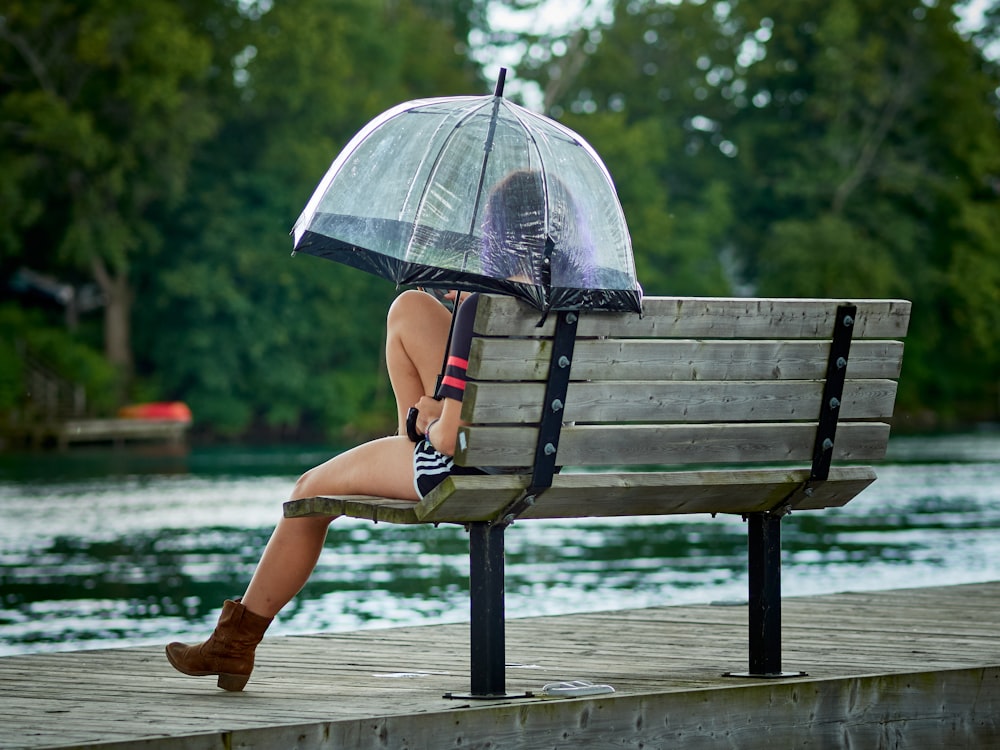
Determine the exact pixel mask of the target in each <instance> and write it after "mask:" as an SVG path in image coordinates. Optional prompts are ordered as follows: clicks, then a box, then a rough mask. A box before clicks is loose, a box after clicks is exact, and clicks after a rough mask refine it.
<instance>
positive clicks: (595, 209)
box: [292, 70, 641, 312]
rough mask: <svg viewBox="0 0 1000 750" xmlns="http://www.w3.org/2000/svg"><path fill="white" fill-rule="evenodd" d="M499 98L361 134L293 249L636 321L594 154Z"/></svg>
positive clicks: (415, 112)
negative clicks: (619, 313)
mask: <svg viewBox="0 0 1000 750" xmlns="http://www.w3.org/2000/svg"><path fill="white" fill-rule="evenodd" d="M504 74H505V72H504V71H503V70H501V72H500V78H499V80H498V82H497V87H496V91H495V93H494V94H493V95H492V96H455V97H443V98H436V99H420V100H415V101H410V102H406V103H404V104H400V105H398V106H396V107H393V108H392V109H390V110H388V111H386V112H384V113H383V114H381V115H380V116H378V117H376V118H375V119H374V120H372V121H371V122H370V123H369V124H368V125H366V126H365V127H364V128H363V129H362V130H361V131H360V132H359V133H358V134H357V135H355V136H354V138H353V139H352V140H351V141H350V143H348V144H347V146H346V147H345V148H344V150H343V151H342V152H341V153H340V155H339V156H337V158H336V159H335V160H334V162H333V164H332V165H331V166H330V168H329V170H328V171H327V173H326V175H325V176H324V177H323V180H322V181H321V182H320V184H319V186H318V187H317V188H316V190H315V192H314V193H313V195H312V197H311V198H310V200H309V202H308V204H307V205H306V207H305V209H304V210H303V211H302V214H301V216H300V217H299V219H298V221H297V222H296V224H295V227H294V229H293V231H292V234H293V237H294V248H295V251H296V252H303V253H309V254H312V255H316V256H319V257H324V258H329V259H332V260H336V261H339V262H341V263H345V264H347V265H349V266H353V267H355V268H360V269H363V270H366V271H369V272H372V273H375V274H378V275H380V276H383V277H385V278H387V279H390V280H392V281H394V282H396V284H397V285H415V286H423V287H428V288H432V289H433V288H437V289H460V290H464V291H484V292H499V293H503V294H509V295H512V296H515V297H520V298H522V299H524V300H526V301H528V302H529V303H531V304H532V305H534V306H535V307H536V308H538V309H539V310H542V311H546V312H547V311H549V310H565V309H578V308H589V309H605V310H630V311H635V312H639V311H640V301H641V289H640V287H639V284H638V282H637V280H636V276H635V264H634V260H633V257H632V245H631V241H630V238H629V233H628V227H627V226H626V224H625V217H624V214H623V213H622V209H621V204H620V203H619V201H618V195H617V192H616V190H615V186H614V183H613V182H612V180H611V176H610V175H609V173H608V170H607V168H606V167H605V166H604V163H603V162H602V161H601V159H600V157H599V156H598V155H597V153H596V152H595V151H594V149H593V148H592V147H591V146H590V145H589V144H588V143H587V142H586V141H585V140H584V139H583V138H582V137H580V136H579V135H578V134H576V133H574V132H573V131H572V130H570V129H568V128H566V127H564V126H562V125H560V124H559V123H557V122H555V121H553V120H551V119H549V118H547V117H544V116H542V115H539V114H536V113H534V112H531V111H529V110H527V109H525V108H523V107H520V106H518V105H516V104H513V103H512V102H509V101H507V100H506V99H504V98H503V83H504Z"/></svg>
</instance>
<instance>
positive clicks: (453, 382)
mask: <svg viewBox="0 0 1000 750" xmlns="http://www.w3.org/2000/svg"><path fill="white" fill-rule="evenodd" d="M441 385H448V386H451V387H452V388H457V389H458V390H460V391H464V390H465V381H464V380H462V379H461V378H456V377H453V376H451V375H445V376H444V377H443V378H442V379H441Z"/></svg>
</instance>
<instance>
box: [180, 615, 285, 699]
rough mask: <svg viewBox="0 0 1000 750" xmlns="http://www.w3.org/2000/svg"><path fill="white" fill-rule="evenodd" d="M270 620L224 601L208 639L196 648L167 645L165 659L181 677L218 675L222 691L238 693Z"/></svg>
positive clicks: (182, 645) (251, 667) (181, 644)
mask: <svg viewBox="0 0 1000 750" xmlns="http://www.w3.org/2000/svg"><path fill="white" fill-rule="evenodd" d="M272 619H273V618H271V617H262V616H261V615H256V614H254V613H253V612H251V611H250V610H249V609H247V608H246V607H244V606H243V605H242V604H240V600H239V599H235V600H233V599H227V600H226V602H225V603H224V604H223V605H222V614H221V615H219V623H218V624H217V625H216V626H215V632H214V633H212V635H211V637H210V638H209V639H208V640H207V641H205V642H204V643H199V644H198V645H196V646H186V645H184V644H183V643H171V644H170V645H169V646H167V660H168V661H169V662H170V663H171V664H172V665H173V666H174V669H176V670H177V671H179V672H183V673H184V674H189V675H193V676H195V677H203V676H205V675H214V674H217V675H219V683H218V684H219V687H220V688H222V689H223V690H242V689H243V687H244V686H245V685H246V684H247V681H248V680H249V679H250V673H251V672H252V671H253V653H254V651H255V650H256V648H257V644H258V643H260V641H261V639H262V638H263V637H264V631H265V630H267V626H268V625H270V624H271V620H272Z"/></svg>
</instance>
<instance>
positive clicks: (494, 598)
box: [445, 522, 530, 699]
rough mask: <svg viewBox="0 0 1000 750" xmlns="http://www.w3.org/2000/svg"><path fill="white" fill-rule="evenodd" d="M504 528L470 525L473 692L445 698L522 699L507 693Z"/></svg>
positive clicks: (526, 694)
mask: <svg viewBox="0 0 1000 750" xmlns="http://www.w3.org/2000/svg"><path fill="white" fill-rule="evenodd" d="M505 528H506V526H505V525H503V524H491V523H485V522H481V523H480V522H475V523H470V524H469V597H470V604H471V631H470V634H469V635H470V643H471V672H472V681H471V687H470V689H471V692H470V693H469V694H452V693H447V694H446V695H445V698H460V699H469V698H479V699H488V698H520V697H530V694H529V693H523V694H517V695H508V694H507V692H506V677H505V668H506V662H505V660H506V654H505V650H506V644H505V635H504V570H503V567H504V565H503V564H504V558H503V532H504V529H505Z"/></svg>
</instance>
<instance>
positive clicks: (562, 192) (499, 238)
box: [482, 169, 593, 288]
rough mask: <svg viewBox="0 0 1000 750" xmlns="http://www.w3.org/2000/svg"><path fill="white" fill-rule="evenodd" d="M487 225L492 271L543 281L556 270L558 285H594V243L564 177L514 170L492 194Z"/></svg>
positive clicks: (486, 259)
mask: <svg viewBox="0 0 1000 750" xmlns="http://www.w3.org/2000/svg"><path fill="white" fill-rule="evenodd" d="M546 197H547V200H546ZM482 230H483V271H484V272H485V273H486V274H488V275H490V276H492V277H494V278H500V279H509V278H511V277H513V276H521V275H523V276H525V277H527V278H528V279H530V280H531V281H532V283H540V282H543V281H546V282H547V281H548V279H547V277H548V275H549V274H550V273H551V274H552V276H551V281H552V283H553V284H555V285H556V286H565V287H578V288H589V287H590V281H591V276H592V273H593V247H592V243H591V242H589V241H588V240H589V238H588V237H586V232H585V223H584V221H583V217H582V216H580V215H579V213H578V212H577V210H576V208H575V205H574V203H573V201H572V198H571V197H570V194H569V191H568V190H567V189H566V187H565V185H563V184H562V183H561V182H560V181H559V180H556V179H553V178H551V177H550V178H548V179H547V180H546V179H544V178H543V177H542V174H541V173H540V172H536V171H531V170H526V169H522V170H518V171H516V172H512V173H510V174H509V175H507V176H506V177H505V178H504V179H503V180H501V181H500V182H499V183H497V185H496V186H495V187H494V188H493V191H492V192H491V193H490V197H489V199H488V200H487V202H486V207H485V209H484V212H483V223H482ZM550 257H551V265H550Z"/></svg>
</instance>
